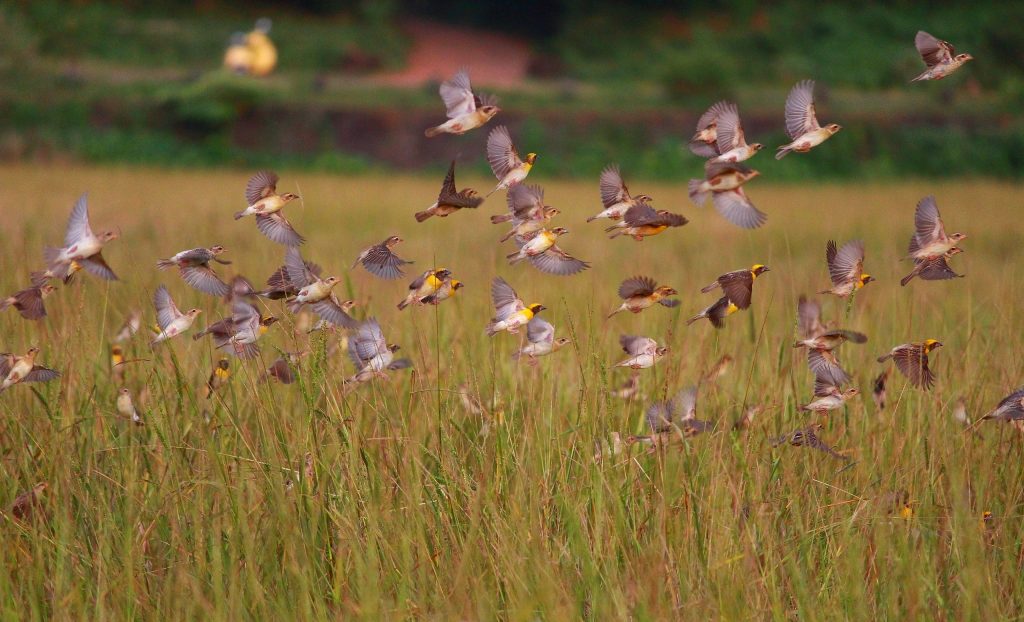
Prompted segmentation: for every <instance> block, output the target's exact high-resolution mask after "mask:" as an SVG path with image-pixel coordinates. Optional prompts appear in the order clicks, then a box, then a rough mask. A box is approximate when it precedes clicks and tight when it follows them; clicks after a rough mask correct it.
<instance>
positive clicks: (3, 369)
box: [0, 347, 60, 393]
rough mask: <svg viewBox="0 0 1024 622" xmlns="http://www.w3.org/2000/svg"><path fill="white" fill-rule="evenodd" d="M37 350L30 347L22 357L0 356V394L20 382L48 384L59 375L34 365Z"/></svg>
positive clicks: (5, 354) (12, 355)
mask: <svg viewBox="0 0 1024 622" xmlns="http://www.w3.org/2000/svg"><path fill="white" fill-rule="evenodd" d="M38 355H39V348H36V347H31V348H29V349H28V352H26V353H25V354H24V355H22V356H17V355H14V354H7V353H3V354H0V393H3V392H4V391H6V390H7V389H9V388H11V387H13V386H14V385H16V384H20V383H22V382H49V381H51V380H53V379H54V378H57V377H59V376H60V373H58V372H56V371H54V370H52V369H49V368H47V367H43V366H41V365H36V357H37V356H38Z"/></svg>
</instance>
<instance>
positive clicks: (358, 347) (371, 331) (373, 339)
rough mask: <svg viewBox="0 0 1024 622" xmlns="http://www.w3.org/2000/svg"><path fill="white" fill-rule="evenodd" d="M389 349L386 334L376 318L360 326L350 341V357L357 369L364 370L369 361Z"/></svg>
mask: <svg viewBox="0 0 1024 622" xmlns="http://www.w3.org/2000/svg"><path fill="white" fill-rule="evenodd" d="M387 349H388V344H387V341H386V340H385V339H384V332H383V331H382V330H381V328H380V324H379V323H378V322H377V320H376V319H375V318H370V319H368V320H366V321H365V322H363V323H362V324H360V325H359V326H358V327H357V328H356V331H355V334H354V335H352V337H351V338H349V340H348V355H349V358H351V359H352V362H353V363H355V365H356V367H358V368H359V369H362V368H363V367H364V366H365V365H366V362H367V361H370V360H371V359H373V358H374V357H376V356H378V355H380V354H383V353H384V352H385V351H387Z"/></svg>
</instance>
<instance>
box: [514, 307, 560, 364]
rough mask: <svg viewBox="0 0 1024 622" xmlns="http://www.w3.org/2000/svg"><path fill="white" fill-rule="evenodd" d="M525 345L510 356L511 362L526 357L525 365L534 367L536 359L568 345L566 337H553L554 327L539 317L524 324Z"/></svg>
mask: <svg viewBox="0 0 1024 622" xmlns="http://www.w3.org/2000/svg"><path fill="white" fill-rule="evenodd" d="M526 341H527V343H526V345H524V346H523V347H522V348H520V349H519V350H518V351H516V352H515V353H513V354H512V358H513V360H519V359H521V358H523V357H526V360H527V363H529V364H530V365H536V364H537V359H538V358H539V357H541V356H547V355H548V354H551V353H552V352H557V351H558V350H560V349H561V348H562V347H564V346H565V345H567V344H569V343H570V340H569V339H568V338H567V337H557V338H556V337H555V327H554V326H553V325H552V324H551V322H548V321H547V320H545V319H543V318H541V317H540V316H534V317H533V319H531V320H530V321H529V323H527V324H526Z"/></svg>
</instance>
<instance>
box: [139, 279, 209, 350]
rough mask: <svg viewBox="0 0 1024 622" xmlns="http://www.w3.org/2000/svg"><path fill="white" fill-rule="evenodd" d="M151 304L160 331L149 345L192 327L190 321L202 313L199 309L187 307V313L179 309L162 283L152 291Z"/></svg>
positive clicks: (175, 335)
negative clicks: (154, 308)
mask: <svg viewBox="0 0 1024 622" xmlns="http://www.w3.org/2000/svg"><path fill="white" fill-rule="evenodd" d="M153 306H154V307H156V322H157V325H158V326H159V327H160V332H159V333H157V335H156V337H154V338H153V340H152V341H150V342H149V345H151V346H155V345H156V344H158V343H160V342H161V341H166V340H167V339H170V338H172V337H177V336H178V335H180V334H182V333H184V332H185V331H187V330H188V329H190V328H192V323H193V322H194V321H195V319H196V318H197V317H199V314H200V313H202V310H200V309H189V311H188V313H182V312H181V311H179V310H178V305H176V304H174V300H173V299H172V298H171V294H170V292H168V291H167V288H166V287H164V286H163V285H161V286H160V287H158V288H157V289H156V292H154V293H153Z"/></svg>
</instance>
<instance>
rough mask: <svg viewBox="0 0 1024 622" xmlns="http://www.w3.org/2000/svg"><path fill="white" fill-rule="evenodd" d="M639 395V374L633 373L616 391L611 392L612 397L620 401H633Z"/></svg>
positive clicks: (637, 372)
mask: <svg viewBox="0 0 1024 622" xmlns="http://www.w3.org/2000/svg"><path fill="white" fill-rule="evenodd" d="M639 393H640V372H639V371H634V372H633V373H632V374H631V375H630V376H629V378H627V379H626V381H625V382H623V383H622V385H620V386H619V387H618V388H617V389H613V390H612V391H611V394H612V397H617V398H619V399H620V400H629V399H633V398H634V397H635V396H637V395H638V394H639Z"/></svg>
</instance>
